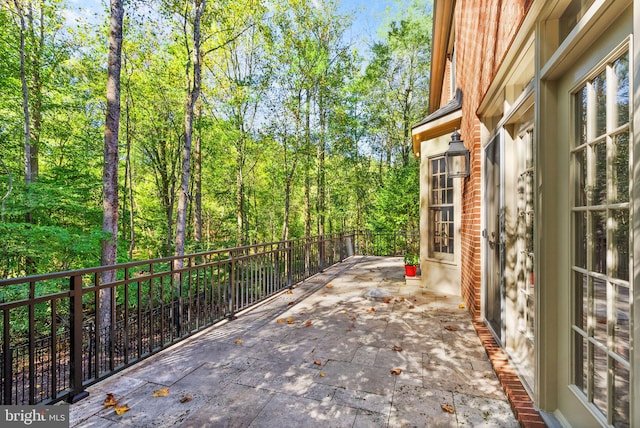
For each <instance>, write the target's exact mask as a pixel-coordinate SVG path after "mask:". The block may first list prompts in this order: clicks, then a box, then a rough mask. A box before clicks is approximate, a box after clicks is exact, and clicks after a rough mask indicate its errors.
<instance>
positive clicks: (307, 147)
mask: <svg viewBox="0 0 640 428" xmlns="http://www.w3.org/2000/svg"><path fill="white" fill-rule="evenodd" d="M309 92H310V91H309V90H308V89H307V90H306V91H305V93H306V96H305V111H304V114H305V124H304V153H305V162H304V236H307V237H308V236H311V171H310V170H311V167H310V163H311V94H310V93H309Z"/></svg>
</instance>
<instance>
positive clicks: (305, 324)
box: [304, 321, 312, 327]
mask: <svg viewBox="0 0 640 428" xmlns="http://www.w3.org/2000/svg"><path fill="white" fill-rule="evenodd" d="M311 324H312V322H311V321H307V322H306V323H304V326H305V327H311Z"/></svg>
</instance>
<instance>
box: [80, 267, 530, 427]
mask: <svg viewBox="0 0 640 428" xmlns="http://www.w3.org/2000/svg"><path fill="white" fill-rule="evenodd" d="M460 303H461V299H460V297H457V296H450V295H443V294H441V293H434V292H432V291H429V290H426V289H424V288H421V287H420V286H419V285H418V284H417V281H414V284H406V282H405V278H404V268H403V266H402V259H401V258H399V257H387V258H385V257H367V256H359V257H352V258H350V259H348V260H346V261H345V262H343V263H341V264H338V265H337V266H334V267H332V268H330V269H327V270H326V271H325V272H324V273H322V274H319V275H316V276H314V277H313V278H311V279H309V280H307V281H305V282H304V283H301V284H299V285H298V286H297V287H296V288H294V289H293V290H292V292H291V293H290V294H289V293H287V292H283V293H282V294H279V295H278V296H276V297H274V298H273V299H271V300H269V301H267V302H266V303H263V304H261V305H259V306H257V307H255V308H253V309H251V310H248V311H246V312H244V313H240V314H239V316H238V318H237V319H236V320H234V321H230V322H225V323H222V324H221V325H217V326H214V327H212V328H209V329H207V330H205V331H203V332H202V333H199V334H198V335H196V336H194V337H192V338H190V339H188V340H186V341H183V342H181V343H179V344H177V345H174V346H173V347H171V348H169V349H166V350H164V351H163V352H161V353H159V354H157V355H154V356H152V357H150V358H148V359H146V360H144V361H143V362H141V363H139V364H137V365H135V366H133V367H131V368H129V369H127V370H125V371H123V372H121V373H119V374H117V375H115V376H113V377H111V378H109V379H107V380H105V381H103V382H101V383H98V384H96V385H94V386H92V387H91V388H89V389H88V391H89V393H90V395H89V397H88V398H86V399H84V400H82V401H80V402H78V403H76V404H73V405H71V407H70V416H71V426H72V427H75V426H77V427H124V426H128V427H169V426H180V427H276V428H289V427H291V428H298V427H320V426H321V427H440V426H442V427H481V426H485V427H517V426H518V423H517V421H516V419H515V418H514V416H513V413H512V411H511V408H510V406H509V403H508V402H507V399H506V397H505V395H504V393H503V390H502V388H501V386H500V384H499V382H498V379H497V378H496V375H495V373H494V372H493V370H492V368H491V365H490V363H489V361H488V359H487V356H486V353H485V351H484V348H483V347H482V345H481V344H480V340H479V339H478V337H477V335H476V332H475V330H474V328H473V325H472V320H471V316H470V314H469V313H468V311H467V309H465V308H464V307H462V308H461V307H460V306H459V305H460ZM394 369H400V370H395V373H399V374H394V373H392V370H394ZM162 388H168V395H166V396H160V397H154V396H153V395H154V391H158V390H161V389H162ZM165 392H166V391H165ZM108 393H111V394H113V395H114V397H115V399H116V400H118V401H119V403H120V404H126V405H127V406H128V407H129V408H130V410H129V411H127V412H125V413H123V414H122V415H117V414H116V412H115V411H114V409H113V408H106V407H104V406H103V402H104V400H105V398H106V395H107V394H108Z"/></svg>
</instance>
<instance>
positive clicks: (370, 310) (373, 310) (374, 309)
mask: <svg viewBox="0 0 640 428" xmlns="http://www.w3.org/2000/svg"><path fill="white" fill-rule="evenodd" d="M375 311H376V308H371V309H367V312H375Z"/></svg>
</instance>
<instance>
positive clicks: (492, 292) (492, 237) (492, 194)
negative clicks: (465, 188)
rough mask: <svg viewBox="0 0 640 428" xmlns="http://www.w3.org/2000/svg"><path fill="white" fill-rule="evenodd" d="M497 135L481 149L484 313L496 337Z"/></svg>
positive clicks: (499, 285) (499, 297)
mask: <svg viewBox="0 0 640 428" xmlns="http://www.w3.org/2000/svg"><path fill="white" fill-rule="evenodd" d="M500 150H501V143H500V136H499V135H497V136H496V137H494V138H493V140H491V142H490V143H489V144H488V146H487V147H486V149H485V175H484V181H485V182H484V188H485V194H484V207H485V227H484V230H483V231H482V236H483V238H484V245H485V255H486V257H485V266H484V268H485V293H484V317H485V319H486V320H487V321H488V323H489V326H490V327H491V328H492V329H493V332H494V334H495V336H496V337H497V338H498V340H499V341H502V338H503V332H502V330H503V321H502V317H503V307H504V291H503V290H504V283H503V275H502V272H503V271H504V261H503V249H502V248H503V243H504V218H503V213H504V209H503V206H504V202H503V201H504V199H503V194H502V185H501V180H502V174H501V155H500Z"/></svg>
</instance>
